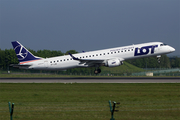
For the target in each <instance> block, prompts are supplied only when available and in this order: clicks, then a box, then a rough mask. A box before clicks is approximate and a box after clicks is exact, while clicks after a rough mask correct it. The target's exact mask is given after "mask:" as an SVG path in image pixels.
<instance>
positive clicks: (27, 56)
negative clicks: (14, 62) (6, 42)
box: [12, 41, 42, 64]
mask: <svg viewBox="0 0 180 120" xmlns="http://www.w3.org/2000/svg"><path fill="white" fill-rule="evenodd" d="M12 45H13V47H14V50H15V52H16V55H17V58H18V60H19V62H20V64H23V63H24V62H27V61H34V60H39V59H42V58H40V57H36V56H34V55H33V54H32V53H31V52H29V51H28V50H27V49H26V48H25V47H24V46H23V45H21V44H20V43H19V42H18V41H13V42H12Z"/></svg>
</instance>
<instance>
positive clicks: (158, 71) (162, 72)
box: [0, 68, 180, 76]
mask: <svg viewBox="0 0 180 120" xmlns="http://www.w3.org/2000/svg"><path fill="white" fill-rule="evenodd" d="M7 73H9V74H33V75H70V76H180V68H171V69H170V68H148V69H147V68H144V69H142V71H141V72H138V71H133V70H132V71H128V70H126V71H122V70H115V71H113V70H102V72H101V73H100V74H97V75H96V74H94V73H93V71H88V72H87V71H86V70H84V71H75V72H70V71H43V70H21V69H10V70H8V71H7V70H0V74H7Z"/></svg>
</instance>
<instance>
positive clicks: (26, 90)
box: [0, 83, 180, 120]
mask: <svg viewBox="0 0 180 120" xmlns="http://www.w3.org/2000/svg"><path fill="white" fill-rule="evenodd" d="M109 100H111V101H116V102H120V103H121V104H120V105H119V108H117V109H118V110H119V112H116V113H114V118H115V119H116V120H178V119H180V84H176V83H174V84H163V83H160V84H158V83H154V84H147V83H145V84H143V83H139V84H138V83H137V84H109V83H107V84H106V83H105V84H79V83H74V84H62V83H50V84H49V83H48V84H47V83H42V84H37V83H32V84H24V83H17V84H11V83H0V120H9V119H10V118H9V108H8V102H9V101H10V102H14V103H15V108H14V114H13V120H57V119H60V120H109V119H110V109H109V103H108V101H109Z"/></svg>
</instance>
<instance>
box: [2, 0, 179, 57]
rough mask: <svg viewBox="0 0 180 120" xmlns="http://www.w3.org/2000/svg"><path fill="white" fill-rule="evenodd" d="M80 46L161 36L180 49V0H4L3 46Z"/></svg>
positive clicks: (113, 44) (88, 47)
mask: <svg viewBox="0 0 180 120" xmlns="http://www.w3.org/2000/svg"><path fill="white" fill-rule="evenodd" d="M11 41H19V42H20V43H22V44H23V45H24V46H26V47H27V48H30V49H33V50H43V49H48V50H60V51H62V52H66V51H68V50H76V51H78V52H81V51H82V50H83V51H92V50H99V49H104V48H112V47H119V46H125V45H131V44H137V43H146V42H153V41H160V42H164V43H167V44H169V45H170V46H173V47H174V48H175V49H176V52H174V53H171V54H170V55H180V0H0V48H1V49H3V50H4V49H10V48H12V45H11Z"/></svg>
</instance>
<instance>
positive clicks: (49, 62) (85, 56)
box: [12, 41, 175, 74]
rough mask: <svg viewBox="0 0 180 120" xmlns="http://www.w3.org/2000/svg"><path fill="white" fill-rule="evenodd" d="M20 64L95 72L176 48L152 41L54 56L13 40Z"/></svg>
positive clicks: (30, 66)
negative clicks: (35, 54) (40, 55)
mask: <svg viewBox="0 0 180 120" xmlns="http://www.w3.org/2000/svg"><path fill="white" fill-rule="evenodd" d="M12 45H13V47H14V50H15V52H16V55H17V58H18V60H19V64H16V65H15V64H13V65H12V66H13V67H19V68H20V69H36V70H66V69H70V68H76V67H95V70H94V73H95V74H98V73H100V72H101V69H100V68H99V67H100V66H106V67H116V66H120V65H122V64H123V61H124V60H129V59H136V58H142V57H150V56H157V57H158V58H159V57H160V56H161V55H162V54H168V53H171V52H174V51H175V49H174V48H173V47H171V46H169V45H167V44H164V43H162V42H150V43H143V44H136V45H130V46H123V47H116V48H110V49H103V50H97V51H90V52H83V53H77V54H73V55H72V54H70V53H69V55H65V56H59V57H52V58H41V57H37V56H34V55H33V54H32V53H31V52H29V51H28V50H27V49H26V48H25V47H24V46H23V45H21V44H20V43H19V42H18V41H14V42H12Z"/></svg>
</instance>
